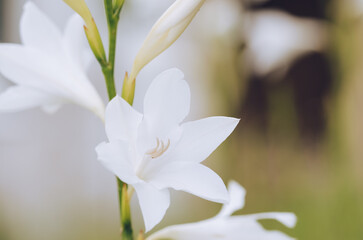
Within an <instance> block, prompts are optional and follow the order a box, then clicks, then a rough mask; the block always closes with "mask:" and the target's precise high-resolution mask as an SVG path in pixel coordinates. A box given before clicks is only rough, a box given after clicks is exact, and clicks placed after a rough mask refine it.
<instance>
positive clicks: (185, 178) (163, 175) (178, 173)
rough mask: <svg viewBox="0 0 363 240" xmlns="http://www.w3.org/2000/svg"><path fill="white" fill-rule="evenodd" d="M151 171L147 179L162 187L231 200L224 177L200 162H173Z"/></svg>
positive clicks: (220, 200)
mask: <svg viewBox="0 0 363 240" xmlns="http://www.w3.org/2000/svg"><path fill="white" fill-rule="evenodd" d="M150 172H151V174H149V175H147V174H146V178H145V179H147V181H149V182H150V183H152V184H153V185H155V186H156V187H158V188H160V189H163V188H174V189H175V190H182V191H185V192H189V193H191V194H194V195H196V196H199V197H201V198H204V199H207V200H209V201H213V202H219V203H225V202H227V201H228V200H229V197H228V192H227V189H226V187H225V185H224V183H223V181H222V179H221V178H220V177H219V176H218V175H217V174H216V173H215V172H213V171H212V170H211V169H209V168H207V167H206V166H203V165H201V164H199V163H191V162H172V163H170V164H167V165H165V166H163V167H161V168H160V169H159V170H154V171H150Z"/></svg>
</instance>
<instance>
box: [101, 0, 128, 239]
mask: <svg viewBox="0 0 363 240" xmlns="http://www.w3.org/2000/svg"><path fill="white" fill-rule="evenodd" d="M112 2H113V1H112V0H104V3H105V10H106V16H107V25H108V32H109V50H108V62H107V65H103V66H102V72H103V74H104V76H105V80H106V86H107V93H108V97H109V100H112V99H113V98H114V97H115V96H116V87H115V78H114V73H115V59H116V38H117V26H118V22H119V18H120V9H118V11H117V13H116V14H114V9H113V4H112ZM121 7H122V6H121ZM123 185H124V183H123V182H122V181H121V180H120V179H119V178H117V187H118V200H119V210H120V222H121V239H122V240H133V233H132V226H131V221H127V222H125V221H123V220H122V219H123V218H122V200H123V198H124V197H125V196H123V194H122V188H123ZM126 197H127V196H126Z"/></svg>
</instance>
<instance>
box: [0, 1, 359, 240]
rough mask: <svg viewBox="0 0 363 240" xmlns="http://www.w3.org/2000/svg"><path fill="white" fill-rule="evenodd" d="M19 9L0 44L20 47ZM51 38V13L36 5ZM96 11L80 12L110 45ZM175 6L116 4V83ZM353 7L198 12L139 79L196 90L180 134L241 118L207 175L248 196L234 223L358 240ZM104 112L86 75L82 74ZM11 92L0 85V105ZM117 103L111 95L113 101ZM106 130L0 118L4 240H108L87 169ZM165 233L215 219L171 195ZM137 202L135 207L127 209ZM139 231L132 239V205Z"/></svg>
mask: <svg viewBox="0 0 363 240" xmlns="http://www.w3.org/2000/svg"><path fill="white" fill-rule="evenodd" d="M24 2H25V1H23V0H1V1H0V9H1V14H0V17H1V19H0V38H1V42H19V33H18V24H19V19H20V16H21V12H22V5H23V4H24ZM34 2H36V3H37V4H38V6H39V7H40V8H41V9H42V10H44V11H45V12H46V13H47V14H48V15H49V16H50V17H51V18H52V19H53V20H54V21H55V22H56V23H57V24H58V25H59V26H60V27H61V28H63V27H64V25H65V21H66V19H67V18H68V17H69V16H70V15H71V14H72V12H71V11H70V9H69V8H68V7H67V6H66V5H65V4H64V3H63V2H62V1H61V0H34ZM102 2H103V1H100V0H89V1H87V3H88V4H89V6H90V8H91V11H92V12H93V14H94V16H95V19H96V21H97V23H98V25H99V27H100V29H101V33H102V34H103V35H104V36H106V34H105V33H106V23H105V16H104V9H103V5H102ZM172 2H173V1H172V0H148V1H145V0H126V5H125V8H124V10H123V13H122V18H121V23H120V28H119V41H118V60H117V72H116V76H117V79H119V81H118V84H117V85H118V86H119V89H120V86H121V84H122V83H121V80H122V79H123V75H124V73H125V71H127V70H130V68H131V64H132V61H133V58H134V56H135V54H136V52H137V50H138V48H139V47H140V46H141V43H142V42H143V39H144V38H145V36H146V34H147V32H148V31H149V29H150V28H151V26H152V25H153V23H154V22H155V21H156V19H157V18H158V17H159V16H160V15H161V13H162V12H163V11H164V10H165V9H166V8H167V7H168V6H169V5H170V4H172ZM362 43H363V1H361V0H207V2H206V4H205V5H204V6H203V8H202V9H201V11H200V13H199V14H198V15H197V17H196V18H195V20H194V21H193V23H192V24H191V25H190V27H189V28H188V29H187V31H186V32H185V33H184V34H183V35H182V37H181V38H180V39H179V40H178V41H177V42H176V43H175V44H174V45H173V46H172V47H171V48H170V49H168V50H167V51H166V52H165V53H163V54H162V55H161V56H159V57H158V58H157V59H156V60H154V61H153V62H152V63H151V64H149V65H148V66H147V67H146V68H145V69H144V70H143V71H142V72H141V73H140V75H139V78H138V83H137V92H136V101H135V107H136V108H138V109H141V108H142V98H143V95H144V93H145V90H146V89H147V86H148V85H149V84H150V82H151V80H152V79H153V78H154V77H155V76H156V75H157V74H158V73H159V72H161V71H163V70H165V69H168V68H170V67H178V68H180V69H182V70H183V71H184V73H185V78H186V80H187V81H188V82H189V83H190V85H191V88H192V89H191V90H192V107H191V108H192V109H191V111H192V113H191V115H190V116H189V118H188V119H189V120H191V119H197V118H201V117H206V116H210V115H227V116H234V117H238V118H241V123H240V125H239V127H238V128H237V130H236V131H235V132H234V133H233V134H232V136H231V137H230V138H229V139H228V140H227V141H226V142H225V143H224V144H223V145H222V147H221V148H220V149H218V150H217V151H216V152H215V153H214V154H213V155H212V156H211V157H210V158H209V159H208V160H207V161H206V164H207V165H208V166H210V167H211V168H213V169H214V170H215V171H216V172H217V173H219V174H220V176H221V177H222V178H223V179H224V180H225V182H228V180H230V179H235V180H237V181H238V182H240V183H241V184H242V185H243V186H244V187H245V188H246V189H247V205H246V207H245V209H243V210H242V211H240V212H239V213H240V214H243V213H254V212H264V211H291V212H294V213H296V215H297V216H298V219H299V222H298V225H297V226H296V228H295V229H292V230H290V229H286V228H284V227H283V226H282V225H280V224H278V223H276V222H274V221H263V222H262V224H263V225H264V226H265V227H266V228H267V229H281V230H283V231H285V232H287V233H288V234H290V235H291V236H293V237H296V238H298V239H308V240H315V239H317V240H321V239H329V240H335V239H336V240H341V239H347V240H360V239H363V205H362V202H363V201H362V200H363V188H362V183H363V181H362V180H363V175H362V165H363V164H362V161H363V157H362V156H363V146H362V136H363V124H362V122H363V111H362V110H361V108H362V105H363V81H362V79H361V76H362V75H363V65H362V64H363V44H362ZM89 74H90V76H91V79H92V81H93V83H94V84H95V85H96V86H97V88H98V89H99V92H100V94H101V95H102V96H103V97H104V99H105V102H106V99H107V97H106V90H105V86H104V83H103V78H102V74H101V71H100V70H99V68H98V66H97V63H96V61H95V62H94V63H93V66H92V68H91V70H90V72H89ZM9 84H10V83H9V82H7V80H6V79H0V91H1V90H2V89H4V88H6V86H8V85H9ZM119 91H120V90H119ZM104 139H105V134H104V129H103V126H102V123H101V122H100V121H99V120H98V119H97V118H96V117H95V116H93V115H92V114H91V113H89V112H87V111H86V110H83V109H80V108H79V107H76V106H65V107H63V108H62V109H61V110H60V111H58V112H57V113H56V114H54V115H47V114H45V113H43V112H42V111H41V110H39V109H34V110H29V111H25V112H21V113H15V114H1V115H0V240H33V239H37V240H39V239H53V240H64V239H68V240H79V239H88V240H92V239H94V240H96V239H97V240H98V239H105V240H106V239H118V229H119V227H118V226H119V224H118V221H119V220H118V209H117V206H118V203H117V194H116V181H115V179H114V177H113V176H112V174H111V173H109V172H107V171H106V170H105V169H104V168H103V167H102V166H101V165H100V164H99V163H98V162H97V160H96V154H95V152H94V147H95V146H96V145H97V144H98V143H99V142H101V141H104ZM172 197H173V202H172V206H171V208H170V209H169V211H168V213H167V215H166V218H165V219H164V220H163V221H162V223H161V224H159V225H158V227H157V229H160V228H162V227H163V226H166V225H169V224H176V223H184V222H191V221H197V220H202V219H205V218H208V217H211V216H213V214H215V213H216V212H217V211H218V209H219V208H220V206H219V205H218V204H214V203H209V202H207V201H204V200H201V199H197V198H196V197H193V196H191V195H188V194H185V193H176V192H173V196H172ZM134 200H135V199H134ZM133 210H134V213H133V220H134V226H135V229H140V228H142V226H143V225H142V221H140V212H139V210H138V207H137V204H134V206H133Z"/></svg>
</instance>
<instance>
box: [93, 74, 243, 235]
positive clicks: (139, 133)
mask: <svg viewBox="0 0 363 240" xmlns="http://www.w3.org/2000/svg"><path fill="white" fill-rule="evenodd" d="M183 78H184V75H183V73H182V72H181V71H180V70H178V69H170V70H167V71H165V72H163V73H161V74H160V75H159V76H157V77H156V79H155V80H154V81H153V82H152V84H151V85H150V87H149V89H148V91H147V92H146V95H145V99H144V114H141V113H139V112H137V111H136V110H135V109H133V108H132V107H131V106H130V105H129V104H128V103H127V102H126V101H125V100H123V99H121V98H120V97H116V98H114V99H113V100H112V101H111V102H110V103H109V104H108V106H107V108H106V116H105V120H106V134H107V136H108V139H109V143H101V144H100V145H99V146H98V147H97V148H96V151H97V154H98V158H99V160H100V161H101V162H102V164H103V165H104V166H105V167H106V168H107V169H109V170H110V171H111V172H113V173H114V174H115V175H116V176H117V177H119V178H120V179H121V180H122V181H123V182H125V183H127V184H130V185H131V186H132V187H134V189H135V191H136V194H137V196H138V199H139V203H140V207H141V211H142V214H143V217H144V222H145V227H146V231H149V230H150V229H152V228H153V227H154V226H155V225H156V224H158V223H159V222H160V221H161V220H162V218H163V216H164V215H165V212H166V210H167V209H168V207H169V204H170V195H169V194H170V193H169V188H173V189H176V190H182V191H186V192H189V193H191V194H194V195H197V196H199V197H201V198H204V199H207V200H210V201H214V202H220V203H224V202H226V201H228V193H227V190H226V187H225V185H224V183H223V181H222V180H221V178H220V177H219V176H218V175H217V174H216V173H214V172H213V171H212V170H210V169H209V168H207V167H205V166H204V165H202V164H200V163H201V162H202V161H203V160H205V159H206V158H207V157H208V156H209V155H210V154H211V153H212V152H213V151H214V150H215V149H216V148H217V147H218V146H219V145H220V144H221V143H222V142H223V141H224V140H225V139H226V138H227V137H228V136H229V135H230V134H231V132H232V131H233V130H234V128H235V127H236V126H237V124H238V121H239V120H238V119H235V118H228V117H210V118H205V119H201V120H198V121H192V122H186V123H182V124H181V122H182V121H183V120H184V118H185V117H186V116H187V115H188V113H189V107H190V90H189V86H188V84H187V82H186V81H185V80H183Z"/></svg>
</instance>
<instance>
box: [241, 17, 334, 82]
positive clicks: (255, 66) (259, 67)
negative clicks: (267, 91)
mask: <svg viewBox="0 0 363 240" xmlns="http://www.w3.org/2000/svg"><path fill="white" fill-rule="evenodd" d="M250 15H251V17H250V20H249V21H246V24H245V29H246V34H245V35H246V42H247V49H246V50H247V51H248V56H249V57H250V59H249V61H251V65H252V66H251V67H252V70H253V71H254V72H255V73H257V74H260V75H265V74H268V73H271V72H272V71H275V70H281V69H282V70H283V69H284V67H286V66H288V64H289V63H290V62H291V61H292V60H294V59H295V58H296V57H298V56H299V55H301V54H304V53H306V52H309V51H321V50H323V49H324V47H325V45H326V39H327V28H326V24H324V23H323V22H322V21H318V20H312V19H304V18H300V17H294V16H292V15H289V14H287V13H284V12H282V11H275V10H269V11H258V12H256V13H250Z"/></svg>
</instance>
